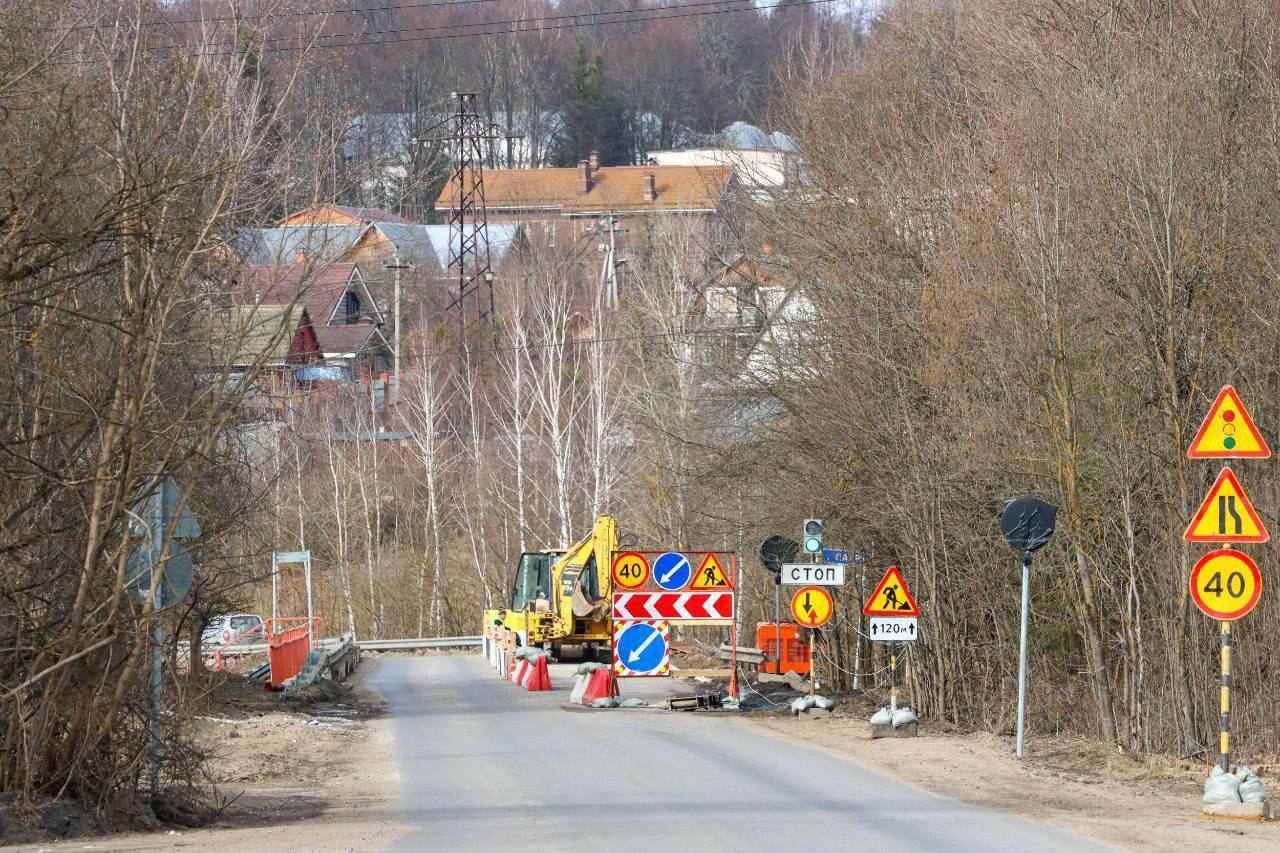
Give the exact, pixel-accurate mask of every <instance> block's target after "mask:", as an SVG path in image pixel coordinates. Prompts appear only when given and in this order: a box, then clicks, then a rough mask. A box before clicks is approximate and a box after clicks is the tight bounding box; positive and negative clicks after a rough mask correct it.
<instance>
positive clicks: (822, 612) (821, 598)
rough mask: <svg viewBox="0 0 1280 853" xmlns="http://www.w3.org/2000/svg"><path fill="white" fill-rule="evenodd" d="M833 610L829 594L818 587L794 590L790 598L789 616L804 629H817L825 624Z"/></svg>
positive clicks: (833, 604) (833, 605)
mask: <svg viewBox="0 0 1280 853" xmlns="http://www.w3.org/2000/svg"><path fill="white" fill-rule="evenodd" d="M835 609H836V605H835V601H834V600H832V598H831V593H829V592H827V591H826V590H825V589H824V588H822V587H820V586H806V587H804V588H803V589H799V590H796V594H795V595H794V596H792V598H791V615H792V616H794V617H795V619H796V622H798V623H800V624H801V625H803V626H805V627H806V628H818V627H821V626H822V625H825V624H827V623H828V622H830V621H831V616H832V614H833V613H834V612H835Z"/></svg>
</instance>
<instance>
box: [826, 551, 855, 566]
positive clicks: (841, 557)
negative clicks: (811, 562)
mask: <svg viewBox="0 0 1280 853" xmlns="http://www.w3.org/2000/svg"><path fill="white" fill-rule="evenodd" d="M822 559H824V560H826V561H827V562H828V563H848V562H850V560H849V552H848V551H846V550H844V549H843V548H823V549H822Z"/></svg>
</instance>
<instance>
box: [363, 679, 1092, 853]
mask: <svg viewBox="0 0 1280 853" xmlns="http://www.w3.org/2000/svg"><path fill="white" fill-rule="evenodd" d="M557 669H559V668H557ZM553 680H554V674H553ZM369 683H370V686H371V687H373V688H374V689H376V690H377V691H378V692H380V693H381V694H382V695H383V696H384V697H386V699H387V700H388V702H389V703H390V711H391V714H392V718H393V723H394V731H395V740H396V749H397V753H398V760H399V762H400V772H401V799H400V810H401V817H402V819H403V820H404V821H405V822H407V823H409V824H412V825H414V826H415V827H417V829H415V830H414V831H412V832H411V833H410V834H409V835H408V836H406V837H405V838H404V839H403V840H402V841H401V842H400V843H399V844H398V845H397V846H396V847H395V848H393V849H397V850H431V849H435V850H438V849H454V850H483V849H503V850H507V851H510V850H513V849H537V850H653V849H661V848H668V849H680V848H683V849H687V850H698V851H703V850H734V851H743V850H766V849H772V850H788V849H790V850H794V849H815V850H824V849H826V850H874V851H880V850H921V851H925V850H927V851H953V850H954V851H961V850H972V851H984V853H985V851H991V850H1000V851H1009V852H1010V853H1012V851H1023V850H1035V851H1057V850H1091V849H1099V848H1098V847H1097V846H1096V845H1094V844H1092V843H1091V842H1089V841H1087V840H1084V839H1080V838H1077V837H1074V836H1071V835H1068V834H1066V833H1064V832H1061V831H1059V830H1056V829H1051V828H1049V827H1047V826H1044V825H1042V824H1038V823H1035V822H1033V821H1029V820H1025V819H1022V818H1018V817H1013V816H1008V815H1004V814H1001V813H998V812H995V811H991V810H989V809H984V808H980V807H977V806H970V805H966V804H963V803H960V802H957V801H954V800H948V799H945V798H942V797H937V796H934V795H932V794H929V793H927V792H925V791H922V790H920V789H918V788H914V787H912V786H909V785H905V784H902V783H900V782H895V781H892V780H890V779H888V778H886V777H884V776H880V775H878V774H876V773H874V772H872V771H869V770H867V769H865V768H863V767H860V766H859V765H857V764H854V763H851V762H848V761H845V760H842V759H840V758H838V757H835V756H832V755H829V754H827V753H824V752H819V751H816V750H811V749H807V748H805V747H803V746H800V745H796V744H794V743H791V742H789V741H786V740H782V739H779V738H775V737H771V736H769V735H767V734H764V733H761V732H758V731H757V730H755V729H754V728H752V727H751V726H750V725H749V724H747V723H745V722H744V721H742V720H737V719H733V718H732V717H730V716H728V715H725V714H698V713H670V712H665V711H624V710H594V711H592V710H587V709H581V710H576V709H574V708H572V707H570V706H569V705H568V690H569V688H570V687H571V686H572V685H571V684H570V683H568V679H566V678H561V679H560V683H556V684H555V688H556V690H555V692H554V693H529V692H526V691H524V690H521V689H520V688H518V687H516V686H514V685H511V684H507V683H506V682H504V681H502V680H501V679H500V678H499V677H498V676H497V675H495V674H494V673H493V672H492V671H490V670H489V669H488V667H487V665H486V663H485V660H484V659H483V658H481V657H479V656H458V657H421V658H416V657H401V658H390V657H389V658H383V659H382V660H380V661H379V662H378V666H377V668H376V670H375V672H374V673H372V678H371V679H370V682H369ZM631 683H634V682H629V683H628V686H630V684H631ZM625 693H626V691H624V694H625Z"/></svg>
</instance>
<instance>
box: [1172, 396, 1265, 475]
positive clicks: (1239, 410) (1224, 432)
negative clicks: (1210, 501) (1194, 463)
mask: <svg viewBox="0 0 1280 853" xmlns="http://www.w3.org/2000/svg"><path fill="white" fill-rule="evenodd" d="M1270 455H1271V448H1269V447H1267V441H1266V439H1264V438H1263V437H1262V433H1261V432H1259V431H1258V428H1257V426H1255V425H1254V423H1253V418H1251V417H1249V411H1248V410H1247V409H1245V407H1244V403H1243V402H1242V401H1241V400H1240V395H1239V394H1237V393H1236V389H1235V388H1232V387H1231V386H1230V385H1223V386H1222V390H1221V391H1219V392H1218V399H1216V400H1214V401H1213V405H1212V406H1210V407H1209V414H1208V416H1206V417H1205V419H1204V423H1202V424H1200V430H1199V431H1198V432H1197V433H1196V437H1195V438H1193V439H1192V440H1191V446H1190V447H1188V448H1187V456H1189V457H1191V458H1192V459H1266V458H1267V457H1268V456H1270Z"/></svg>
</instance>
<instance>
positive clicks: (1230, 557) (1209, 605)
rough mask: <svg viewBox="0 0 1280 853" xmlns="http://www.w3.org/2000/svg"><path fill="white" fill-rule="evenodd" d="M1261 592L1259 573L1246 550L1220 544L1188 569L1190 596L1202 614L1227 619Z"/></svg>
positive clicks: (1242, 611)
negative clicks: (1241, 550)
mask: <svg viewBox="0 0 1280 853" xmlns="http://www.w3.org/2000/svg"><path fill="white" fill-rule="evenodd" d="M1261 595H1262V573H1261V572H1259V571H1258V564H1257V563H1255V562H1254V561H1253V560H1251V559H1249V555H1248V554H1244V553H1242V552H1240V551H1233V550H1231V549H1230V548H1222V549H1219V550H1217V551H1210V552H1209V553H1208V554H1205V555H1204V556H1203V557H1201V558H1200V562H1198V563H1196V565H1195V568H1193V569H1192V570H1191V597H1192V599H1194V600H1195V603H1196V607H1199V608H1200V609H1201V610H1202V611H1204V614H1205V615H1206V616H1212V617H1213V618H1214V619H1221V620H1223V621H1226V622H1229V621H1231V620H1232V619H1239V618H1240V617H1241V616H1243V615H1245V614H1246V613H1248V612H1249V611H1250V610H1252V609H1253V606H1254V605H1255V604H1257V603H1258V597H1259V596H1261Z"/></svg>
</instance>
